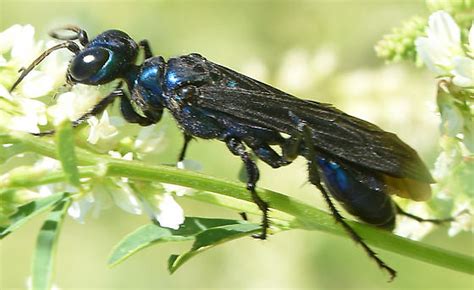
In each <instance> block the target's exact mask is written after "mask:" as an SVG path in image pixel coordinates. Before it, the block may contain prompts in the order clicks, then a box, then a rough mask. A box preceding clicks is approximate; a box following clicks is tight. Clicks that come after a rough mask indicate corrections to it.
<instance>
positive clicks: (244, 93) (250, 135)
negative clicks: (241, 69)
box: [11, 26, 450, 279]
mask: <svg viewBox="0 0 474 290" xmlns="http://www.w3.org/2000/svg"><path fill="white" fill-rule="evenodd" d="M66 31H67V32H69V33H68V35H65V34H64V32H66ZM61 32H63V33H61ZM50 35H51V36H52V37H53V38H55V39H59V40H63V41H64V42H62V43H60V44H58V45H56V46H53V47H51V48H50V49H48V50H46V51H45V52H44V53H43V54H41V55H40V56H39V57H38V58H37V59H36V60H35V61H34V62H33V63H32V64H31V65H30V66H29V67H28V68H26V69H24V70H23V71H22V73H21V75H20V77H19V78H18V80H17V81H16V82H15V83H14V85H13V87H12V89H11V90H13V89H14V88H15V87H16V86H17V85H18V84H19V83H20V82H21V81H22V80H23V79H24V77H25V76H26V75H27V74H28V73H29V72H30V71H31V70H32V69H33V68H34V67H35V66H36V65H38V64H39V63H40V62H41V61H42V60H43V59H45V58H46V57H47V56H48V55H49V54H50V53H52V52H53V51H55V50H58V49H68V50H69V51H71V52H72V53H73V54H74V57H73V58H72V60H71V62H70V64H69V68H68V70H67V76H66V77H67V81H68V82H69V83H71V84H74V83H81V84H87V85H93V86H97V85H102V84H106V83H109V82H111V81H114V80H117V79H120V80H122V82H121V83H120V85H119V86H118V87H117V88H116V90H114V91H113V92H111V93H110V94H109V95H107V96H106V97H104V98H103V99H102V100H101V101H100V102H99V103H98V104H96V105H95V106H94V107H93V108H91V109H90V110H89V111H88V112H87V113H85V114H84V115H83V116H82V117H80V118H79V119H78V120H76V121H74V122H73V126H74V127H76V126H79V125H80V124H82V123H84V122H85V121H86V120H87V119H88V118H89V117H91V116H94V115H98V114H101V113H102V112H103V111H104V110H105V109H106V108H107V106H109V105H110V104H112V103H113V102H114V101H115V99H119V100H120V109H121V113H122V115H123V117H124V118H125V120H126V121H128V122H130V123H137V124H139V125H141V126H149V125H152V124H155V123H157V122H159V121H160V119H161V117H162V114H163V110H164V109H165V108H166V109H168V110H169V112H170V113H171V114H172V115H173V117H174V119H175V120H176V122H177V123H178V126H179V127H180V129H181V130H182V132H183V135H184V146H183V148H182V150H181V153H180V155H179V160H183V159H184V157H185V154H186V149H187V147H188V143H189V142H190V141H191V140H192V139H193V138H194V137H198V138H203V139H217V140H219V141H222V142H224V143H225V144H226V145H227V147H228V149H229V151H230V152H231V153H232V154H233V155H236V156H238V157H240V159H241V160H242V162H243V164H244V165H245V169H246V172H247V178H248V180H247V189H248V191H249V193H250V195H251V197H252V199H253V201H254V202H255V204H256V205H257V206H258V208H259V209H260V210H261V212H262V230H261V233H260V234H258V235H255V237H256V238H260V239H265V238H266V236H267V229H268V227H269V219H268V211H269V205H268V203H267V202H265V201H264V200H263V199H262V198H260V197H259V195H258V194H257V191H256V183H257V181H258V179H259V171H258V168H257V166H256V164H255V162H254V161H253V160H252V158H251V154H250V153H249V150H248V149H250V150H251V151H252V152H253V154H254V155H255V156H257V157H258V158H259V159H260V160H262V161H263V162H265V163H267V164H269V165H270V166H271V167H273V168H278V167H281V166H286V165H288V164H290V163H291V162H292V161H293V160H294V159H295V158H296V157H297V156H303V157H305V158H306V160H307V161H308V174H309V180H310V182H311V183H312V184H314V185H315V186H316V187H317V188H318V189H319V190H320V191H321V193H322V194H323V196H324V199H325V201H326V203H327V204H328V206H329V209H330V211H331V213H332V215H333V216H334V218H335V220H336V221H337V222H338V223H339V224H340V225H341V226H342V227H343V228H344V230H345V231H346V232H347V233H348V234H349V235H350V237H351V238H352V239H353V240H354V241H355V242H357V243H358V244H360V245H361V246H362V247H363V249H364V250H365V251H366V252H367V254H368V255H369V256H370V257H371V258H372V259H373V260H375V262H376V263H377V264H378V266H379V267H381V268H382V269H384V270H386V271H387V272H388V273H389V274H390V277H391V279H393V278H394V277H395V276H396V271H395V270H394V269H392V268H391V267H389V266H388V265H386V264H385V263H384V262H383V261H382V260H381V259H380V258H378V257H377V256H376V254H375V252H374V251H373V250H372V249H371V248H369V247H368V246H367V245H366V243H365V242H364V241H363V240H362V238H361V237H360V236H359V235H358V234H357V233H356V232H355V231H354V230H353V229H352V228H351V227H350V226H349V225H348V224H347V223H346V222H345V221H344V219H343V217H342V216H341V215H340V214H339V212H338V211H337V209H336V207H335V206H334V204H333V202H332V200H331V197H330V196H332V197H333V198H334V199H336V200H337V201H338V202H339V203H340V204H341V205H342V206H343V207H344V208H345V209H346V210H347V211H348V212H349V213H350V214H352V215H354V216H356V217H357V218H358V219H360V220H361V221H363V222H366V223H368V224H371V225H374V226H377V227H380V228H384V229H387V230H392V229H393V228H394V226H395V217H396V215H397V214H402V215H406V216H409V217H411V218H413V219H416V220H418V221H431V222H440V221H443V220H430V219H422V218H420V217H417V216H414V215H411V214H409V213H407V212H405V211H403V210H402V209H401V208H400V207H399V206H398V205H397V204H396V203H395V202H394V201H393V200H392V198H391V195H397V196H400V197H404V198H409V199H412V200H416V201H422V200H427V199H428V198H429V197H430V195H431V189H430V184H431V183H434V180H433V178H432V177H431V175H430V172H429V171H428V169H427V168H426V166H425V165H424V163H423V162H422V160H421V159H420V157H419V156H418V154H417V153H416V151H415V150H414V149H412V148H411V147H410V146H408V145H407V144H406V143H404V142H403V141H401V140H400V139H399V138H398V137H397V136H396V135H395V134H393V133H389V132H386V131H384V130H382V129H380V128H379V127H377V126H376V125H374V124H371V123H369V122H366V121H364V120H361V119H358V118H356V117H353V116H350V115H348V114H346V113H344V112H342V111H340V110H338V109H336V108H334V107H333V106H331V105H329V104H323V103H319V102H315V101H310V100H302V99H298V98H296V97H294V96H292V95H290V94H287V93H285V92H283V91H281V90H279V89H276V88H274V87H272V86H269V85H267V84H264V83H262V82H259V81H257V80H255V79H252V78H250V77H248V76H245V75H243V74H240V73H238V72H236V71H233V70H231V69H229V68H226V67H224V66H221V65H219V64H216V63H214V62H211V61H209V60H207V59H206V58H204V57H202V56H201V55H199V54H196V53H192V54H189V55H184V56H179V57H174V58H170V59H168V60H167V61H166V60H165V59H164V58H163V57H161V56H154V55H153V53H152V51H151V48H150V45H149V43H148V41H147V40H142V41H139V42H138V43H137V42H135V41H134V40H133V39H132V38H131V37H130V36H129V35H127V34H126V33H124V32H122V31H119V30H107V31H105V32H103V33H101V34H99V35H98V36H96V37H95V38H94V39H92V40H91V41H89V39H88V36H87V33H86V32H85V31H84V30H82V29H81V28H79V27H76V26H66V27H63V28H60V29H58V30H54V31H52V32H51V33H50ZM140 50H143V54H144V60H143V62H142V63H141V64H139V65H137V64H136V63H137V58H138V53H139V51H140ZM136 108H138V111H139V112H137V109H136ZM53 133H54V131H46V132H42V133H39V134H36V135H39V136H41V135H48V134H53ZM284 136H289V137H284ZM272 146H278V147H280V148H281V153H278V152H277V151H275V150H274V149H273V148H272ZM446 220H450V219H446Z"/></svg>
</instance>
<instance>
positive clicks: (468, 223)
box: [448, 200, 474, 237]
mask: <svg viewBox="0 0 474 290" xmlns="http://www.w3.org/2000/svg"><path fill="white" fill-rule="evenodd" d="M472 209H473V206H472V202H471V201H470V200H466V201H464V202H457V203H456V204H455V209H454V210H453V213H454V215H453V217H454V221H453V222H451V227H450V228H449V230H448V235H449V236H451V237H452V236H455V235H457V234H458V233H460V232H461V231H466V232H474V222H473V217H472Z"/></svg>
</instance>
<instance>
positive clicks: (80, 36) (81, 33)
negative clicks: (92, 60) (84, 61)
mask: <svg viewBox="0 0 474 290" xmlns="http://www.w3.org/2000/svg"><path fill="white" fill-rule="evenodd" d="M61 31H72V32H75V33H76V34H73V35H64V34H61ZM49 36H51V37H52V38H55V39H59V40H79V42H80V43H81V44H82V45H86V44H88V43H89V38H88V37H87V32H86V31H85V30H83V29H82V28H80V27H78V26H75V25H66V26H63V27H60V28H57V29H54V30H52V31H50V32H49Z"/></svg>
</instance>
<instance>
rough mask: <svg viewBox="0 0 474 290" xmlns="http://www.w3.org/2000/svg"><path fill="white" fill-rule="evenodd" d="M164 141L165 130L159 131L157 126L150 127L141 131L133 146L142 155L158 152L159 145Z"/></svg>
mask: <svg viewBox="0 0 474 290" xmlns="http://www.w3.org/2000/svg"><path fill="white" fill-rule="evenodd" d="M163 139H164V132H163V130H157V129H156V126H148V127H144V128H141V129H140V132H139V133H138V136H137V138H136V139H135V142H134V144H133V146H134V148H135V150H136V151H137V152H139V153H142V154H146V153H150V152H156V151H157V148H158V144H160V143H161V142H163Z"/></svg>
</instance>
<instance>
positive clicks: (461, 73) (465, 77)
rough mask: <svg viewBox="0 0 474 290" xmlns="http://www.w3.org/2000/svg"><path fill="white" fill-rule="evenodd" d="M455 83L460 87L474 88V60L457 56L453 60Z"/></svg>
mask: <svg viewBox="0 0 474 290" xmlns="http://www.w3.org/2000/svg"><path fill="white" fill-rule="evenodd" d="M471 30H474V29H471ZM453 63H454V69H453V70H452V71H451V73H452V74H453V75H454V77H453V83H454V84H455V85H457V86H459V87H474V59H472V58H469V57H465V56H457V57H455V58H454V59H453Z"/></svg>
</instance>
